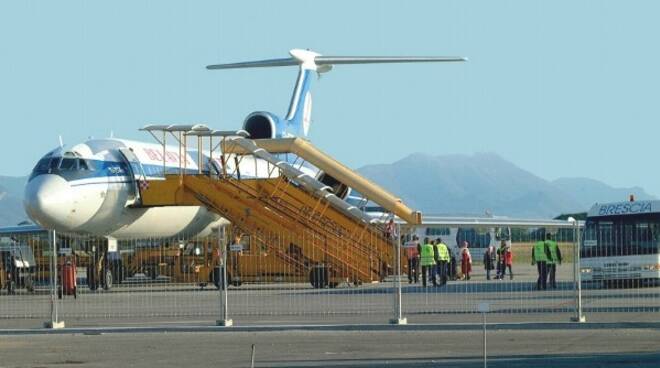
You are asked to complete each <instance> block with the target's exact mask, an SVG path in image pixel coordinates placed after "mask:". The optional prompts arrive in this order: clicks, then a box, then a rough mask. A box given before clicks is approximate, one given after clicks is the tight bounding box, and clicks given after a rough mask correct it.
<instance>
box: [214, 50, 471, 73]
mask: <svg viewBox="0 0 660 368" xmlns="http://www.w3.org/2000/svg"><path fill="white" fill-rule="evenodd" d="M289 53H290V54H291V57H288V58H281V59H267V60H257V61H246V62H240V63H229V64H215V65H209V66H207V67H206V69H210V70H213V69H241V68H266V67H274V66H293V65H306V68H308V69H316V67H317V66H325V68H319V70H317V71H319V72H325V71H328V70H330V68H331V67H332V65H340V64H386V63H387V64H391V63H440V62H462V61H467V58H465V57H460V56H322V55H320V54H318V53H316V52H313V51H308V50H299V49H297V50H296V49H294V50H291V51H290V52H289Z"/></svg>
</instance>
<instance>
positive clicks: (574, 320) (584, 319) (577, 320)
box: [571, 316, 587, 323]
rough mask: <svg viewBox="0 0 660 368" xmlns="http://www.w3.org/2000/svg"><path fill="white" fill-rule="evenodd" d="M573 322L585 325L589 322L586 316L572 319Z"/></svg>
mask: <svg viewBox="0 0 660 368" xmlns="http://www.w3.org/2000/svg"><path fill="white" fill-rule="evenodd" d="M571 322H577V323H585V322H587V317H585V316H580V317H571Z"/></svg>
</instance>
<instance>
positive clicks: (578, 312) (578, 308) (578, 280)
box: [568, 217, 587, 323]
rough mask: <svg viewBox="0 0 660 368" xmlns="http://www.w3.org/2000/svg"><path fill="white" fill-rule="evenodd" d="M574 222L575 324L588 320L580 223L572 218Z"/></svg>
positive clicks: (572, 319)
mask: <svg viewBox="0 0 660 368" xmlns="http://www.w3.org/2000/svg"><path fill="white" fill-rule="evenodd" d="M568 220H569V221H572V222H573V282H574V288H575V316H573V317H571V321H573V322H578V323H581V322H586V321H587V318H586V317H585V316H584V314H582V271H581V270H580V227H579V225H578V221H577V220H576V219H574V218H572V217H569V218H568Z"/></svg>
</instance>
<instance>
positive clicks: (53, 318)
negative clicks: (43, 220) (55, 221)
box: [44, 230, 64, 329]
mask: <svg viewBox="0 0 660 368" xmlns="http://www.w3.org/2000/svg"><path fill="white" fill-rule="evenodd" d="M48 243H49V245H50V251H51V255H50V258H49V261H50V262H49V263H50V272H49V274H50V321H48V322H45V323H44V327H45V328H52V329H58V328H64V321H60V320H59V315H58V312H59V311H58V303H59V301H58V296H57V234H56V233H55V230H49V231H48Z"/></svg>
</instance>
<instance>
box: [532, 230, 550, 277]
mask: <svg viewBox="0 0 660 368" xmlns="http://www.w3.org/2000/svg"><path fill="white" fill-rule="evenodd" d="M549 235H550V234H548V236H549ZM549 259H550V251H549V249H548V245H547V244H546V242H545V241H543V240H539V241H537V242H536V243H535V244H534V246H533V247H532V266H533V265H536V270H537V272H538V274H539V276H538V279H537V280H536V290H545V289H546V286H547V280H548V260H549Z"/></svg>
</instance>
